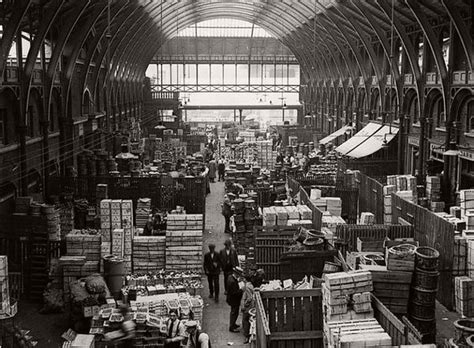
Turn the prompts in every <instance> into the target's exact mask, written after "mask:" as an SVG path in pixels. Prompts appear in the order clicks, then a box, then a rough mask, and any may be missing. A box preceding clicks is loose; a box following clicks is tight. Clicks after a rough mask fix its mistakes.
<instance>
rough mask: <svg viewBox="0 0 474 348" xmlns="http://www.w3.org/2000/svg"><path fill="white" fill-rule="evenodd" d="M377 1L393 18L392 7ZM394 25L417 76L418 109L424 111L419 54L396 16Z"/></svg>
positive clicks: (381, 0) (382, 1)
mask: <svg viewBox="0 0 474 348" xmlns="http://www.w3.org/2000/svg"><path fill="white" fill-rule="evenodd" d="M375 1H376V2H377V5H378V6H379V8H380V9H381V11H382V12H383V13H384V14H385V15H386V16H387V18H391V16H390V11H391V9H390V8H389V7H388V5H387V4H386V3H385V2H384V0H375ZM393 25H394V29H395V31H396V32H397V35H398V37H399V38H400V41H401V44H402V46H403V49H404V50H405V54H406V56H407V58H408V62H409V64H410V68H411V71H412V74H413V75H414V77H415V86H416V93H417V97H418V110H419V112H420V113H422V112H423V105H422V102H421V99H422V98H421V97H422V91H423V85H424V81H422V76H421V72H420V67H419V66H418V54H417V53H416V52H415V48H414V47H413V44H412V42H411V40H410V38H409V37H408V35H407V33H406V31H405V27H404V26H403V24H401V23H400V22H399V21H398V20H397V18H395V17H394V18H393ZM403 100H404V98H403V99H402V101H403Z"/></svg>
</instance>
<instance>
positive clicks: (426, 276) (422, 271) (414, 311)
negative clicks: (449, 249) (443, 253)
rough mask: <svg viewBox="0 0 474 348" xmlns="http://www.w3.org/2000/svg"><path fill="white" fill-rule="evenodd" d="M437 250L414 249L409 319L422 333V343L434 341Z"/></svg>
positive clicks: (437, 274)
mask: <svg viewBox="0 0 474 348" xmlns="http://www.w3.org/2000/svg"><path fill="white" fill-rule="evenodd" d="M438 258H439V252H438V251H437V250H435V249H433V248H430V247H418V248H416V250H415V272H414V274H413V282H412V289H411V290H412V291H411V296H410V305H409V319H410V321H411V322H412V323H413V325H414V326H415V327H416V328H417V330H418V331H419V332H420V333H421V334H422V337H423V339H422V340H423V342H422V343H435V341H436V292H437V289H438V278H439V272H438V270H437V269H438Z"/></svg>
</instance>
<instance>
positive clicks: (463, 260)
mask: <svg viewBox="0 0 474 348" xmlns="http://www.w3.org/2000/svg"><path fill="white" fill-rule="evenodd" d="M453 249H454V250H453V275H454V276H464V275H466V274H467V238H465V237H462V236H454V245H453Z"/></svg>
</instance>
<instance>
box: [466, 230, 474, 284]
mask: <svg viewBox="0 0 474 348" xmlns="http://www.w3.org/2000/svg"><path fill="white" fill-rule="evenodd" d="M467 276H468V277H470V278H474V238H468V239H467Z"/></svg>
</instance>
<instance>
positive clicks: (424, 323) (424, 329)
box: [410, 316, 436, 334]
mask: <svg viewBox="0 0 474 348" xmlns="http://www.w3.org/2000/svg"><path fill="white" fill-rule="evenodd" d="M410 322H411V323H412V324H413V326H415V327H416V329H417V330H418V331H419V332H420V333H421V334H431V333H435V332H436V318H432V319H423V318H418V317H414V316H410Z"/></svg>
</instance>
